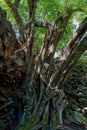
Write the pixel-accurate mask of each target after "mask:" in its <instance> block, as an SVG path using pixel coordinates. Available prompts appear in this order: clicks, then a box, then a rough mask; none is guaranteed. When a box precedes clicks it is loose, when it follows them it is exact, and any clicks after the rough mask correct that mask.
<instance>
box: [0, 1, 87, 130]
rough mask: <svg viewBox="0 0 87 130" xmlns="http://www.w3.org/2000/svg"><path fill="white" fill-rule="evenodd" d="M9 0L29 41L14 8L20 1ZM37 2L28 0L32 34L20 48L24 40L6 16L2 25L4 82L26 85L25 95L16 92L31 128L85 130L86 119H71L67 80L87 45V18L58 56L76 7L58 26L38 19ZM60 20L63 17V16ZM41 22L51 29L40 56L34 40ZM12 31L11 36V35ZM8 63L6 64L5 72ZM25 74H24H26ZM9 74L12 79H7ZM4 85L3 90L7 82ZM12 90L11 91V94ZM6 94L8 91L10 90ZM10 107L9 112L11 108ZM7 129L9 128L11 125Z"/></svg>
mask: <svg viewBox="0 0 87 130" xmlns="http://www.w3.org/2000/svg"><path fill="white" fill-rule="evenodd" d="M5 1H6V2H7V4H8V5H9V7H10V6H11V10H12V11H13V13H14V15H15V19H16V20H18V21H17V24H18V25H19V24H20V23H21V27H20V28H19V30H20V33H21V36H22V37H21V38H22V40H23V41H25V39H24V27H23V23H22V21H21V19H20V17H19V15H18V12H17V8H15V10H14V6H13V5H14V4H17V1H16V2H15V3H14V4H12V5H11V2H10V3H9V0H5ZM19 3H20V1H19ZM19 3H18V4H19ZM36 3H37V0H35V1H34V2H32V0H28V6H29V19H30V23H29V38H28V39H27V42H26V43H25V44H24V45H22V48H20V44H19V43H18V41H17V39H16V36H15V34H14V31H13V30H12V27H11V25H10V23H9V22H8V21H7V20H6V18H5V21H4V22H5V23H6V24H4V25H3V24H2V25H1V27H2V31H1V32H0V48H1V53H0V56H1V64H0V65H1V66H0V68H1V69H0V74H1V78H3V81H2V82H5V84H6V85H7V84H8V83H9V86H10V85H12V87H13V88H14V84H15V83H14V82H16V83H17V88H18V87H20V86H22V87H21V88H20V89H19V92H20V93H22V94H21V97H20V96H19V93H18V94H17V91H16V96H18V98H17V99H18V100H21V101H20V102H21V103H20V104H21V107H20V109H22V105H23V107H24V111H25V115H26V116H25V117H26V118H28V122H27V121H26V122H27V123H28V124H29V125H28V127H29V128H28V129H29V130H47V129H48V130H58V129H59V130H64V129H66V130H70V129H72V130H75V129H76V130H77V129H78V130H85V127H84V125H83V124H82V123H79V122H74V121H67V111H68V104H69V102H68V99H67V96H66V94H65V92H64V89H65V88H66V84H65V83H66V81H67V80H68V78H69V76H70V75H71V72H72V71H73V69H74V67H75V65H76V63H77V61H78V59H79V57H80V56H81V55H82V54H83V53H84V52H85V50H86V49H87V36H84V37H82V36H83V35H84V34H85V32H86V29H87V18H86V19H84V21H83V22H82V23H81V25H80V27H79V28H78V29H77V31H76V33H75V35H74V36H73V37H72V39H71V40H70V41H69V43H68V45H67V47H66V48H65V50H64V53H63V54H62V55H61V56H60V58H58V59H54V53H55V49H56V46H57V43H59V41H60V40H61V39H62V36H63V33H64V31H65V28H66V26H67V23H68V20H69V18H70V16H71V15H72V13H73V11H74V10H73V9H68V10H67V11H66V15H65V16H64V17H63V21H62V22H61V25H60V26H59V27H56V25H55V24H54V25H50V24H49V23H47V24H45V23H36V22H35V10H36ZM17 7H18V6H17ZM14 11H16V12H14ZM16 15H17V17H16ZM17 18H19V19H17ZM58 20H59V21H60V19H58ZM59 21H58V22H59ZM7 24H8V25H9V26H10V28H11V30H12V31H11V30H8V28H7ZM3 26H4V28H3ZM37 26H42V27H46V28H48V32H47V33H46V35H45V40H44V43H43V46H42V48H41V50H40V52H39V54H38V56H36V55H35V56H34V55H33V44H34V34H35V27H37ZM3 29H4V30H3ZM9 33H10V34H11V36H9ZM12 41H13V42H12ZM56 61H57V64H56ZM4 66H5V68H6V70H5V72H4ZM24 74H25V75H24ZM15 75H16V77H15ZM23 75H24V77H23V78H22V76H23ZM6 76H7V80H8V81H9V82H8V81H7V80H6V78H5V77H6ZM12 76H13V77H12ZM11 78H12V79H11ZM18 78H19V80H18ZM10 79H11V81H10ZM14 79H15V80H14ZM21 80H23V82H21ZM17 81H18V82H17ZM2 84H3V83H2ZM2 84H1V85H2ZM1 87H2V88H1V90H2V93H3V92H4V90H3V85H2V86H1ZM5 87H6V86H5ZM17 88H16V90H17ZM12 91H13V90H12ZM12 91H10V92H9V93H10V95H11V92H12ZM5 92H6V88H5ZM13 92H14V91H13ZM6 95H8V93H7V94H6ZM11 99H12V101H13V100H15V96H12V97H11ZM11 103H12V102H11ZM17 103H18V101H17ZM8 105H9V104H5V105H4V106H2V107H1V108H0V111H1V110H2V109H3V108H6V107H7V106H8ZM16 105H18V104H16ZM13 107H14V106H13ZM18 107H19V105H18V106H17V107H15V109H14V111H15V110H16V109H17V108H18ZM7 108H8V107H7ZM7 110H8V111H7V113H8V112H9V109H7ZM18 110H19V109H18ZM2 111H3V110H2ZM21 111H22V110H21ZM13 113H14V112H13ZM7 115H8V114H7ZM15 118H16V117H15ZM12 125H13V124H11V123H10V127H9V128H8V129H13V128H12V127H13V126H12ZM64 127H65V128H64ZM5 129H6V130H7V126H6V128H5Z"/></svg>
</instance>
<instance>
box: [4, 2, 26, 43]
mask: <svg viewBox="0 0 87 130" xmlns="http://www.w3.org/2000/svg"><path fill="white" fill-rule="evenodd" d="M5 2H6V3H7V5H8V6H9V8H10V9H11V11H12V12H13V15H14V18H15V20H16V23H17V25H18V27H19V32H20V36H21V40H22V41H23V42H25V37H24V24H23V21H22V18H21V16H20V15H19V12H18V6H19V3H20V0H18V1H15V2H14V3H11V2H10V1H9V0H5ZM16 4H17V7H16Z"/></svg>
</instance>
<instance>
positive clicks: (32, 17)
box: [27, 0, 37, 74]
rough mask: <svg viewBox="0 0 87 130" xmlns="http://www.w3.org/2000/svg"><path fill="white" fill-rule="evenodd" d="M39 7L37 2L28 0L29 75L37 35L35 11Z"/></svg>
mask: <svg viewBox="0 0 87 130" xmlns="http://www.w3.org/2000/svg"><path fill="white" fill-rule="evenodd" d="M36 7H37V0H33V1H32V0H28V9H29V25H28V26H29V38H28V40H27V66H28V68H27V69H28V74H29V73H30V72H31V70H32V69H31V68H32V61H33V60H32V58H33V53H32V50H33V45H34V35H35V23H34V21H35V11H36Z"/></svg>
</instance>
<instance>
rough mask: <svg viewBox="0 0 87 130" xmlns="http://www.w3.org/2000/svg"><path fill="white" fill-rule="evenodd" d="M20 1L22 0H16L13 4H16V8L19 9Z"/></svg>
mask: <svg viewBox="0 0 87 130" xmlns="http://www.w3.org/2000/svg"><path fill="white" fill-rule="evenodd" d="M20 2H21V0H15V1H14V3H13V4H14V6H15V8H17V9H18V7H19V4H20Z"/></svg>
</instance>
